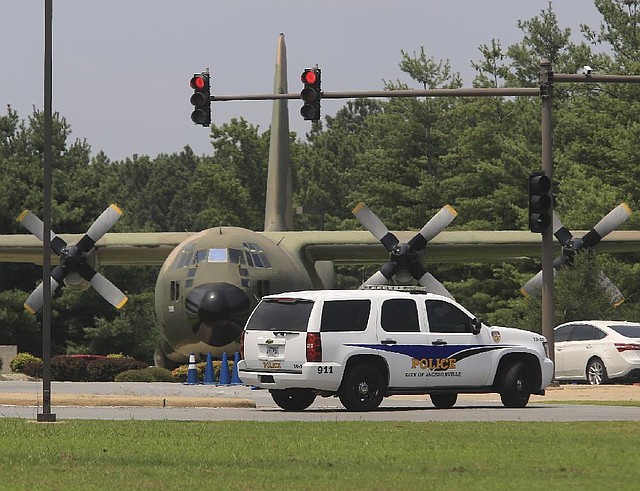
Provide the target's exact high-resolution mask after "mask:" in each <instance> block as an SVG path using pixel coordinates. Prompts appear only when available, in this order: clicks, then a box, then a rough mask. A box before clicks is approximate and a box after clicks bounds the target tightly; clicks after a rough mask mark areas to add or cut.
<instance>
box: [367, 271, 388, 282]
mask: <svg viewBox="0 0 640 491" xmlns="http://www.w3.org/2000/svg"><path fill="white" fill-rule="evenodd" d="M386 283H387V278H386V277H385V276H384V275H383V274H382V273H381V272H380V271H376V272H375V273H373V274H372V275H371V276H370V277H369V279H367V281H365V282H364V283H363V284H362V286H369V285H384V284H386Z"/></svg>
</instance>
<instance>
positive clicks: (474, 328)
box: [471, 317, 482, 334]
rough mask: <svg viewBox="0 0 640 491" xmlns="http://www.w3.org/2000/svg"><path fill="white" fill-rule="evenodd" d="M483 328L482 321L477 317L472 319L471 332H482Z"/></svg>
mask: <svg viewBox="0 0 640 491" xmlns="http://www.w3.org/2000/svg"><path fill="white" fill-rule="evenodd" d="M481 329H482V321H481V320H480V319H478V318H477V317H474V318H473V319H471V332H472V333H473V334H480V330H481Z"/></svg>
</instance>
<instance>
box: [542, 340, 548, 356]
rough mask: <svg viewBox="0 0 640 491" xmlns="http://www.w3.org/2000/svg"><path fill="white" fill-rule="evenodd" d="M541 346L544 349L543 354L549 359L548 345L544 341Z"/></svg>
mask: <svg viewBox="0 0 640 491" xmlns="http://www.w3.org/2000/svg"><path fill="white" fill-rule="evenodd" d="M542 346H543V347H544V354H545V356H546V357H547V358H549V343H548V342H546V341H543V342H542Z"/></svg>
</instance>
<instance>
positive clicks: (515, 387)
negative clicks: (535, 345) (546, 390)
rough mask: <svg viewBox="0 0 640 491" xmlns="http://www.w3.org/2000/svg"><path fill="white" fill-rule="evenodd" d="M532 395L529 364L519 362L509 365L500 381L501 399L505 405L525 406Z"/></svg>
mask: <svg viewBox="0 0 640 491" xmlns="http://www.w3.org/2000/svg"><path fill="white" fill-rule="evenodd" d="M530 396H531V377H530V376H529V371H528V370H527V366H526V365H525V364H524V363H523V362H517V363H514V364H513V365H511V366H510V367H508V368H507V369H506V370H505V372H504V375H503V377H502V381H501V383H500V399H501V400H502V404H503V405H504V406H505V407H525V406H526V405H527V403H528V402H529V397H530Z"/></svg>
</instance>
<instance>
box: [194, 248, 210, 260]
mask: <svg viewBox="0 0 640 491" xmlns="http://www.w3.org/2000/svg"><path fill="white" fill-rule="evenodd" d="M206 260H207V249H200V250H199V251H197V252H196V255H195V257H194V258H193V262H194V264H199V263H201V262H204V261H206Z"/></svg>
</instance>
